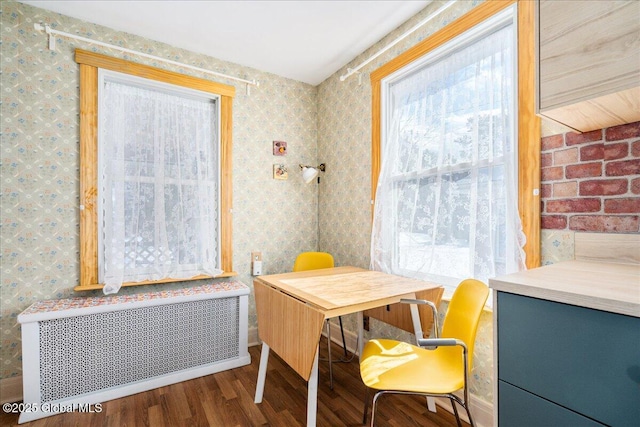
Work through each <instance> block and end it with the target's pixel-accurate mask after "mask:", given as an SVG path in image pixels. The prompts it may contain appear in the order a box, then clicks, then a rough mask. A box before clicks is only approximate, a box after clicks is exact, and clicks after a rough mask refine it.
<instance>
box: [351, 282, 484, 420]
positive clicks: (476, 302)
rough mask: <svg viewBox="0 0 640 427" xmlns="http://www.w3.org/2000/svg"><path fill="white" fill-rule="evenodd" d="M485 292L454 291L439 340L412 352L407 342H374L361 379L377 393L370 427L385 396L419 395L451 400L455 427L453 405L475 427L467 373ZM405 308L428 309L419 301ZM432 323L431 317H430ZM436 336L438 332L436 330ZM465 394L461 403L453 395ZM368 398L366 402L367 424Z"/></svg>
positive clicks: (422, 342) (471, 285)
mask: <svg viewBox="0 0 640 427" xmlns="http://www.w3.org/2000/svg"><path fill="white" fill-rule="evenodd" d="M488 296H489V288H488V287H487V285H485V284H484V283H482V282H480V281H478V280H474V279H466V280H464V281H462V282H461V283H460V285H458V287H457V289H456V290H455V292H454V294H453V297H452V298H451V302H450V303H449V308H448V310H447V313H446V315H445V318H444V322H443V324H442V334H441V335H442V337H441V338H427V339H419V340H418V345H419V347H417V346H414V345H411V344H408V343H405V342H401V341H395V340H387V339H374V340H370V341H369V342H368V343H367V344H366V345H365V347H364V350H363V351H362V358H361V359H360V375H361V376H362V380H363V381H364V383H365V385H366V386H367V387H368V389H367V391H368V390H369V389H374V390H378V391H377V392H376V394H375V395H374V397H373V408H372V411H371V426H373V425H374V424H373V423H374V418H375V411H376V402H377V400H378V398H379V397H380V396H382V395H383V394H418V395H423V396H434V397H446V398H448V399H450V400H451V406H452V407H453V411H454V414H455V416H456V421H457V422H458V426H461V423H460V417H459V416H458V409H457V408H456V402H457V403H458V404H459V405H461V406H462V407H463V408H464V409H465V410H466V411H467V415H468V417H469V422H470V424H471V426H474V423H473V419H472V418H471V412H470V411H469V390H468V384H469V372H471V366H472V361H473V346H474V342H475V339H476V332H477V330H478V323H479V321H480V314H481V313H482V309H483V307H484V304H485V302H486V301H487V297H488ZM404 302H413V303H416V302H417V303H426V302H424V301H419V300H411V301H409V300H406V301H404ZM434 317H435V316H434ZM435 329H436V331H437V327H436V328H435ZM458 390H463V397H462V399H461V398H459V397H458V396H456V395H454V394H453V393H454V392H456V391H458ZM368 407H369V397H368V393H367V398H366V401H365V408H364V422H366V418H367V411H368Z"/></svg>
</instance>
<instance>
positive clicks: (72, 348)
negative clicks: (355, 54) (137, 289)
mask: <svg viewBox="0 0 640 427" xmlns="http://www.w3.org/2000/svg"><path fill="white" fill-rule="evenodd" d="M248 295H249V288H248V287H247V286H246V285H244V284H242V283H240V282H219V283H215V284H211V285H205V286H200V287H195V288H188V289H183V290H178V291H171V292H154V293H148V294H138V295H131V296H122V297H117V296H116V297H101V298H73V299H66V300H52V301H41V302H37V303H35V304H33V305H32V306H31V307H29V308H28V309H27V310H25V311H24V312H23V313H22V314H20V316H18V322H19V323H21V324H22V355H23V356H22V364H23V389H24V390H23V392H24V403H25V404H26V405H25V408H26V409H27V410H29V409H31V411H30V412H23V413H22V414H21V415H20V419H19V422H20V423H23V422H27V421H31V420H34V419H38V418H42V417H46V416H49V415H54V414H56V413H59V412H61V411H65V410H66V409H65V408H69V407H73V405H75V407H78V405H85V407H87V406H86V404H95V403H102V402H104V401H106V400H110V399H115V398H119V397H123V396H127V395H130V394H134V393H139V392H141V391H145V390H150V389H153V388H156V387H161V386H164V385H168V384H173V383H176V382H180V381H185V380H188V379H192V378H196V377H199V376H203V375H208V374H212V373H215V372H219V371H222V370H226V369H231V368H235V367H238V366H244V365H247V364H249V363H251V359H250V356H249V352H248V344H247V334H248ZM57 409H58V410H57Z"/></svg>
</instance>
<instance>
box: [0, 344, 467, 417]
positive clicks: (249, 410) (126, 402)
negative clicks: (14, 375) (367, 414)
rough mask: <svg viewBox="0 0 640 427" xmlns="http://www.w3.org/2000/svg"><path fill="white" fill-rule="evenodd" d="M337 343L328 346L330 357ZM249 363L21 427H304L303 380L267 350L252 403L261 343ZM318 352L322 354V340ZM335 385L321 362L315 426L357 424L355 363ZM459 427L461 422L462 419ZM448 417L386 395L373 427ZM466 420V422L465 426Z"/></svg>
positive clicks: (343, 368)
mask: <svg viewBox="0 0 640 427" xmlns="http://www.w3.org/2000/svg"><path fill="white" fill-rule="evenodd" d="M341 352H342V348H341V347H338V346H335V345H334V346H333V355H334V358H335V357H338V356H339V355H340V354H341ZM249 353H250V354H251V365H247V366H244V367H241V368H236V369H232V370H229V371H225V372H220V373H217V374H213V375H208V376H205V377H201V378H196V379H194V380H189V381H184V382H181V383H178V384H173V385H170V386H166V387H161V388H158V389H154V390H150V391H147V392H143V393H138V394H135V395H133V396H127V397H124V398H121V399H116V400H110V401H107V402H104V403H102V412H101V413H93V414H88V413H78V412H72V413H67V414H60V415H54V416H51V417H47V418H42V419H40V420H36V421H33V422H30V423H26V424H21V426H25V427H54V426H55V427H71V426H78V427H88V426H114V427H116V426H117V427H125V426H136V427H137V426H151V427H157V426H215V427H218V426H219V427H235V426H238V427H245V426H274V427H278V426H282V427H294V426H304V425H305V423H306V402H307V400H306V397H307V383H306V382H305V381H304V380H303V379H302V378H301V377H300V376H299V375H298V374H296V373H295V372H294V371H293V370H292V369H291V368H289V367H288V366H287V365H286V364H285V363H284V362H282V361H281V360H280V359H279V358H278V357H277V356H276V355H275V353H273V352H271V355H270V357H269V367H268V372H267V381H266V385H265V390H264V399H263V401H262V403H260V404H255V403H253V396H254V393H255V387H256V378H257V376H258V364H259V361H260V347H259V346H255V347H250V349H249ZM320 357H321V358H323V357H326V341H325V344H324V346H321V353H320ZM333 367H334V368H333V378H334V389H333V390H331V389H330V388H329V369H328V363H327V362H322V361H321V362H320V379H319V384H318V422H317V424H318V426H327V427H339V426H361V425H362V410H363V399H364V393H365V387H364V385H363V384H362V382H361V380H360V374H359V370H358V363H357V362H356V361H355V360H353V361H351V362H350V363H335V364H334V365H333ZM463 424H464V423H463ZM17 425H18V416H17V415H16V414H5V413H4V412H2V413H1V414H0V426H17ZM455 425H456V421H455V418H454V417H453V415H451V414H450V413H448V412H447V411H445V410H443V409H441V408H439V407H438V412H437V413H435V414H434V413H432V412H429V411H428V410H427V408H426V405H425V399H424V398H420V397H414V396H383V397H382V398H380V400H379V403H378V411H377V414H376V426H377V427H383V426H394V427H400V426H402V427H408V426H427V427H444V426H455ZM467 425H468V424H464V426H467Z"/></svg>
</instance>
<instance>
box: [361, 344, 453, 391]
mask: <svg viewBox="0 0 640 427" xmlns="http://www.w3.org/2000/svg"><path fill="white" fill-rule="evenodd" d="M462 358H463V356H462V350H461V348H460V347H438V348H437V349H435V350H427V349H424V348H420V347H416V346H415V345H411V344H409V343H406V342H402V341H395V340H387V339H375V340H370V341H369V342H368V343H367V344H366V345H365V347H364V349H363V351H362V359H361V361H360V375H361V376H362V380H363V382H364V383H365V384H366V385H367V387H370V388H373V389H376V390H402V391H409V392H415V393H437V394H440V393H442V394H446V393H452V392H454V391H456V390H459V389H461V388H463V387H464V372H463V370H464V362H463V359H462Z"/></svg>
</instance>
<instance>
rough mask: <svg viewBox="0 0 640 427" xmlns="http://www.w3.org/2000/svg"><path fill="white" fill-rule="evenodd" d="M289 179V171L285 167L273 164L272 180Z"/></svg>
mask: <svg viewBox="0 0 640 427" xmlns="http://www.w3.org/2000/svg"><path fill="white" fill-rule="evenodd" d="M287 178H289V171H288V170H287V167H286V166H285V165H283V164H274V165H273V179H282V180H284V179H287Z"/></svg>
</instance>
